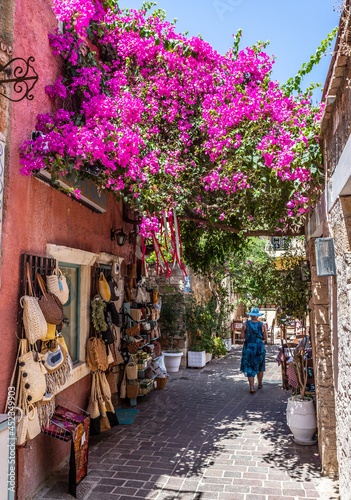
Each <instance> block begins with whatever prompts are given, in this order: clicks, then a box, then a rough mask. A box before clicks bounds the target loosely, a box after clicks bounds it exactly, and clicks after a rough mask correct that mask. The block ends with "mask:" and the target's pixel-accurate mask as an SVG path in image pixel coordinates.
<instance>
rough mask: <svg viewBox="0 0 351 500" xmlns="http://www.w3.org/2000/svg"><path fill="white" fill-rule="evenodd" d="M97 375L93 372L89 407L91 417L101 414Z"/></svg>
mask: <svg viewBox="0 0 351 500" xmlns="http://www.w3.org/2000/svg"><path fill="white" fill-rule="evenodd" d="M96 376H97V373H93V374H92V378H91V393H90V398H89V404H88V408H87V412H88V413H89V416H90V418H98V417H99V416H100V409H99V401H98V396H97V392H96Z"/></svg>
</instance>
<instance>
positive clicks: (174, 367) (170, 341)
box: [160, 290, 185, 373]
mask: <svg viewBox="0 0 351 500" xmlns="http://www.w3.org/2000/svg"><path fill="white" fill-rule="evenodd" d="M160 323H161V332H162V339H161V340H162V344H163V345H164V348H163V349H162V355H163V358H164V363H165V367H166V370H167V372H170V373H175V372H178V371H179V367H180V363H181V358H182V356H183V355H184V353H183V351H181V350H180V349H179V348H178V346H177V343H178V341H179V339H184V337H185V324H184V297H183V295H182V294H180V293H176V292H174V290H170V293H168V294H164V295H163V297H162V309H161V317H160Z"/></svg>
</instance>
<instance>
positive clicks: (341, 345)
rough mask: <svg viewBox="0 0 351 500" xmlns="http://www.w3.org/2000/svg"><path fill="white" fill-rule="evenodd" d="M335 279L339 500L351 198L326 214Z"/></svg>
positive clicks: (348, 413) (347, 419)
mask: <svg viewBox="0 0 351 500" xmlns="http://www.w3.org/2000/svg"><path fill="white" fill-rule="evenodd" d="M329 228H330V231H331V236H333V238H334V245H335V259H336V268H337V276H336V279H335V280H334V281H335V284H336V287H335V291H336V293H335V300H333V317H332V321H331V324H332V327H333V330H334V339H333V340H334V350H335V356H334V364H335V367H334V386H335V405H336V415H337V419H336V423H337V426H336V429H337V444H338V447H337V448H338V462H339V474H340V493H341V498H345V499H346V498H351V484H350V477H351V437H350V429H351V314H350V311H351V197H346V198H340V199H338V201H337V202H336V203H335V205H334V207H333V209H332V210H331V212H330V223H329Z"/></svg>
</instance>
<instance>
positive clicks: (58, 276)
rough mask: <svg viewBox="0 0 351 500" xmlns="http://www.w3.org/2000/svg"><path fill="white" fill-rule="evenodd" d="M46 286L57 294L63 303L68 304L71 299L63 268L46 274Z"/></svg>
mask: <svg viewBox="0 0 351 500" xmlns="http://www.w3.org/2000/svg"><path fill="white" fill-rule="evenodd" d="M46 286H47V288H48V291H49V292H50V293H52V294H53V295H56V297H57V298H58V299H59V301H60V302H61V304H62V305H64V304H66V302H67V301H68V299H69V288H68V284H67V280H66V277H65V276H64V275H63V274H62V271H61V269H57V270H56V269H55V270H54V272H53V274H51V275H50V276H46Z"/></svg>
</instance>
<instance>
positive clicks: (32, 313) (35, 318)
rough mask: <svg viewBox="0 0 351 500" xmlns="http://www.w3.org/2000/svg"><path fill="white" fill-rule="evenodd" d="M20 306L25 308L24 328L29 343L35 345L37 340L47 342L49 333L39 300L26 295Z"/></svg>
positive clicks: (22, 298)
mask: <svg viewBox="0 0 351 500" xmlns="http://www.w3.org/2000/svg"><path fill="white" fill-rule="evenodd" d="M20 304H21V307H22V308H23V326H24V331H25V333H26V337H27V339H28V342H29V343H30V344H35V342H36V341H37V340H45V339H46V335H47V331H48V328H47V322H46V320H45V318H44V315H43V313H42V310H41V309H40V307H39V303H38V299H37V298H36V297H31V296H29V295H25V296H24V297H21V300H20Z"/></svg>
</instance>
